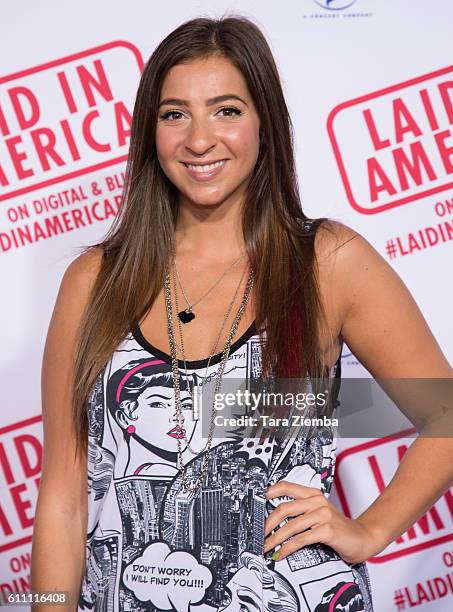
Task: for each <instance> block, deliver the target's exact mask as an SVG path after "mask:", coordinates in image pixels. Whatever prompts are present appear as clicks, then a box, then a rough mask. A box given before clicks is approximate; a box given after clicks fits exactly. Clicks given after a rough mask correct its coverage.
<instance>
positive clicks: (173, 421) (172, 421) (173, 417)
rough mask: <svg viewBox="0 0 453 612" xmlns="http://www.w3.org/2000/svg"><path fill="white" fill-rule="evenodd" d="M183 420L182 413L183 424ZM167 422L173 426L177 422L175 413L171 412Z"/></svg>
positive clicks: (182, 420)
mask: <svg viewBox="0 0 453 612" xmlns="http://www.w3.org/2000/svg"><path fill="white" fill-rule="evenodd" d="M184 421H185V418H184V415H183V414H181V423H182V424H183V423H184ZM168 422H169V423H170V425H173V426H175V425H177V424H178V419H177V417H176V415H174V414H172V416H171V417H169V418H168Z"/></svg>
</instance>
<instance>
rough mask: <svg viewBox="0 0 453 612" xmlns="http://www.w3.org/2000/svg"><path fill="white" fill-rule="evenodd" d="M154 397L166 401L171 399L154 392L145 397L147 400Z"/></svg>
mask: <svg viewBox="0 0 453 612" xmlns="http://www.w3.org/2000/svg"><path fill="white" fill-rule="evenodd" d="M152 397H160V398H161V399H164V400H169V399H170V396H169V397H165V395H160V394H159V393H155V392H154V391H153V392H151V393H150V394H149V395H147V396H146V397H145V399H147V400H149V399H151V398H152Z"/></svg>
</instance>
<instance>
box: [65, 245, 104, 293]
mask: <svg viewBox="0 0 453 612" xmlns="http://www.w3.org/2000/svg"><path fill="white" fill-rule="evenodd" d="M102 257H103V251H102V249H101V248H100V247H93V248H91V249H89V250H88V251H85V252H84V253H82V254H81V255H78V257H76V258H75V259H74V260H73V261H72V262H71V263H70V264H69V266H68V267H67V268H66V271H65V273H64V276H63V282H64V283H66V285H68V284H71V285H75V286H76V287H77V288H79V289H83V288H85V289H90V288H91V287H92V285H93V283H94V282H95V280H96V278H97V275H98V273H99V270H100V267H101V264H102Z"/></svg>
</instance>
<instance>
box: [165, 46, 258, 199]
mask: <svg viewBox="0 0 453 612" xmlns="http://www.w3.org/2000/svg"><path fill="white" fill-rule="evenodd" d="M160 104H161V105H160V108H159V115H158V121H157V127H156V147H157V155H158V158H159V162H160V165H161V167H162V169H163V171H164V172H165V174H166V175H167V177H168V178H169V179H170V181H171V182H172V183H173V184H174V185H175V186H176V187H177V189H178V190H179V192H180V202H181V201H184V200H186V201H188V202H190V203H192V204H198V205H205V206H207V205H214V204H221V203H223V202H225V201H227V200H229V199H230V200H234V201H235V200H236V199H237V198H238V197H239V198H241V197H242V196H243V195H244V194H245V189H246V186H247V183H248V179H249V178H250V176H251V173H252V172H253V169H254V167H255V164H256V161H257V158H258V152H259V127H260V121H259V117H258V115H257V111H256V109H255V106H254V104H253V101H252V99H251V96H250V92H249V90H248V87H247V84H246V82H245V80H244V77H243V76H242V73H241V72H240V71H239V70H238V69H237V68H236V67H235V66H234V65H233V64H232V63H231V62H230V60H228V59H226V58H224V57H219V56H216V57H214V56H211V57H208V58H204V59H196V60H192V61H190V62H189V63H186V64H178V65H176V66H173V67H172V68H171V69H170V70H169V72H168V74H167V76H166V78H165V79H164V82H163V86H162V92H161V96H160ZM212 162H221V163H220V165H219V166H218V167H212V166H211V167H210V166H208V167H206V165H207V164H211V163H212ZM187 164H194V165H195V166H196V169H195V168H193V167H192V168H190V167H188V166H187Z"/></svg>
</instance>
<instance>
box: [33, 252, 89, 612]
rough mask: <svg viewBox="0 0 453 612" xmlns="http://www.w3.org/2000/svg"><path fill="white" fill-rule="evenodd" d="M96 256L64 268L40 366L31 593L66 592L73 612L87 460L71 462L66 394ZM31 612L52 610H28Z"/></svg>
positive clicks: (83, 522)
mask: <svg viewBox="0 0 453 612" xmlns="http://www.w3.org/2000/svg"><path fill="white" fill-rule="evenodd" d="M99 263H100V256H99V254H98V253H96V254H95V253H87V254H83V255H81V256H80V257H78V258H77V259H76V260H74V261H73V262H72V263H71V264H70V265H69V266H68V268H67V270H66V272H65V274H64V276H63V280H62V282H61V285H60V289H59V293H58V297H57V300H56V303H55V307H54V311H53V314H52V318H51V321H50V325H49V330H48V334H47V339H46V344H45V348H44V356H43V363H42V378H41V383H42V412H43V423H44V454H43V468H42V478H41V483H40V487H39V494H38V501H37V506H36V513H35V523H34V531H33V544H32V563H31V588H32V590H33V591H68V592H69V595H70V605H68V606H66V607H65V609H67V610H75V609H77V601H78V596H79V593H80V587H81V583H82V577H83V572H84V566H85V540H86V525H87V458H86V454H84V456H82V454H81V453H79V455H78V457H77V459H75V457H74V454H75V432H74V429H73V426H72V416H71V388H72V377H73V360H74V349H75V342H76V337H77V333H78V329H79V324H80V320H81V316H82V313H83V309H84V308H85V305H86V302H87V299H88V296H89V292H90V289H91V286H92V282H93V281H94V279H95V276H96V273H97V269H98V265H99ZM32 609H39V610H44V609H48V610H53V609H54V606H52V607H50V606H49V607H48V606H46V607H44V606H39V607H38V606H36V607H35V606H33V607H32Z"/></svg>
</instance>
